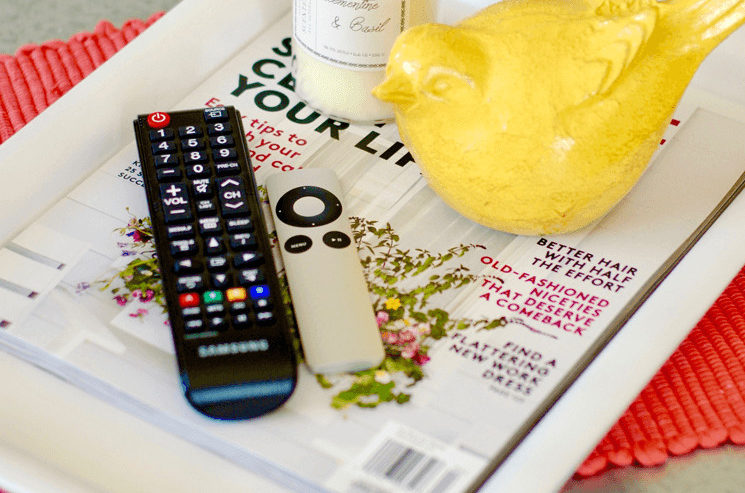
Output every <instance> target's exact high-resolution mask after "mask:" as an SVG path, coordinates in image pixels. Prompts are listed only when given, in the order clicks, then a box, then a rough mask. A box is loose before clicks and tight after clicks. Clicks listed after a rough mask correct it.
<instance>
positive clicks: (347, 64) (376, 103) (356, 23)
mask: <svg viewBox="0 0 745 493" xmlns="http://www.w3.org/2000/svg"><path fill="white" fill-rule="evenodd" d="M433 18H434V1H433V0H294V3H293V52H294V54H295V62H294V67H293V70H294V75H295V91H296V93H297V94H298V96H300V97H301V98H302V99H303V100H304V101H305V102H306V103H308V105H310V106H311V107H313V108H314V109H317V110H319V111H321V112H324V113H326V114H327V115H329V116H331V117H333V118H338V119H340V120H346V121H352V122H360V123H373V122H385V121H390V120H392V119H393V106H392V105H391V104H390V103H385V102H383V101H380V100H378V99H377V98H375V97H374V96H373V95H372V93H371V91H372V89H373V88H374V87H375V86H377V85H378V84H380V83H381V82H382V81H383V78H384V76H385V66H386V64H387V62H388V56H389V54H390V50H391V47H392V46H393V43H394V41H395V40H396V38H397V37H398V35H399V34H401V32H403V31H404V30H405V29H406V28H408V27H410V26H414V25H417V24H423V23H425V22H430V21H431V20H432V19H433Z"/></svg>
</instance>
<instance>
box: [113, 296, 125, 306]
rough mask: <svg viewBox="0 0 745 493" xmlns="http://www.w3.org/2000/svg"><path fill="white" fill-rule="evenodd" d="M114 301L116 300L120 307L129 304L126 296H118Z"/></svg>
mask: <svg viewBox="0 0 745 493" xmlns="http://www.w3.org/2000/svg"><path fill="white" fill-rule="evenodd" d="M114 299H115V300H116V303H117V304H118V305H119V306H124V305H126V304H127V297H126V296H122V295H116V296H114Z"/></svg>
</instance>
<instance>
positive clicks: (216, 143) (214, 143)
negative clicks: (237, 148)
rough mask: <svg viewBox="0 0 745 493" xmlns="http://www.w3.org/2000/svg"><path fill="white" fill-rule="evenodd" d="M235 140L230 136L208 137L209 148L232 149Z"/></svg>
mask: <svg viewBox="0 0 745 493" xmlns="http://www.w3.org/2000/svg"><path fill="white" fill-rule="evenodd" d="M234 145H235V140H233V136H232V135H218V136H217V137H210V146H211V147H213V148H215V149H217V148H218V147H233V146H234Z"/></svg>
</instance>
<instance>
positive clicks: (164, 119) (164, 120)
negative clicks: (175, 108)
mask: <svg viewBox="0 0 745 493" xmlns="http://www.w3.org/2000/svg"><path fill="white" fill-rule="evenodd" d="M169 123H171V115H169V114H168V113H163V112H162V111H156V112H155V113H150V114H149V115H148V116H147V124H148V125H150V126H151V127H152V128H163V127H167V126H168V124H169Z"/></svg>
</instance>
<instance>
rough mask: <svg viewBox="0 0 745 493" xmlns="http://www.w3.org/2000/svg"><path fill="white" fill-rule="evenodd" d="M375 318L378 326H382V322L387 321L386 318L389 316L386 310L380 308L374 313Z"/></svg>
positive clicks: (388, 318)
mask: <svg viewBox="0 0 745 493" xmlns="http://www.w3.org/2000/svg"><path fill="white" fill-rule="evenodd" d="M375 320H377V321H378V327H382V326H383V324H385V323H387V322H388V320H390V317H389V316H388V312H384V311H383V310H380V311H379V312H378V313H376V314H375Z"/></svg>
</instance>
